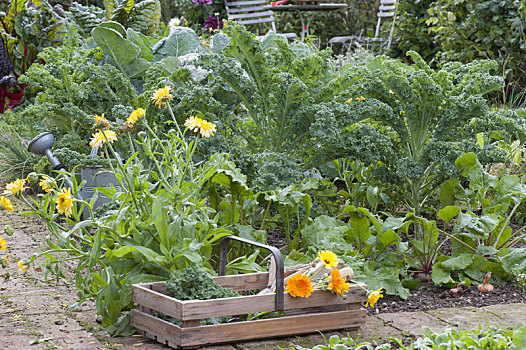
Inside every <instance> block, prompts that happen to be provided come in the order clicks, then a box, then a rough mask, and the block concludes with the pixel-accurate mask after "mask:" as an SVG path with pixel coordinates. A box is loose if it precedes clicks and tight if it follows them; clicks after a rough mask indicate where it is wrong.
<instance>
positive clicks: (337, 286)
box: [329, 269, 349, 295]
mask: <svg viewBox="0 0 526 350" xmlns="http://www.w3.org/2000/svg"><path fill="white" fill-rule="evenodd" d="M329 289H330V290H332V291H333V292H335V293H336V294H338V295H343V293H345V292H347V291H348V290H349V284H348V283H345V280H343V278H342V276H341V274H340V270H338V269H333V270H332V271H331V281H330V282H329Z"/></svg>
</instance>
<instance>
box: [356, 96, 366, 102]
mask: <svg viewBox="0 0 526 350" xmlns="http://www.w3.org/2000/svg"><path fill="white" fill-rule="evenodd" d="M356 99H357V100H358V101H363V100H365V97H363V96H360V97H356Z"/></svg>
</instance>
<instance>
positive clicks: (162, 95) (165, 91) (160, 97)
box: [152, 85, 173, 108]
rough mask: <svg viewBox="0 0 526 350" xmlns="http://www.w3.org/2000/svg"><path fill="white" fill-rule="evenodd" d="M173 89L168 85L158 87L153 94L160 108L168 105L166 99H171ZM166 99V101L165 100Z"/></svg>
mask: <svg viewBox="0 0 526 350" xmlns="http://www.w3.org/2000/svg"><path fill="white" fill-rule="evenodd" d="M171 91H172V88H171V87H169V86H168V85H167V86H165V87H163V88H160V89H157V90H156V91H155V92H154V93H153V95H152V101H153V102H154V103H155V105H156V106H157V107H159V108H161V107H162V106H165V105H166V103H167V102H166V101H171V100H172V98H173V96H172V95H170V92H171ZM165 100H166V101H165Z"/></svg>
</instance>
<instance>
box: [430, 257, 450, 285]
mask: <svg viewBox="0 0 526 350" xmlns="http://www.w3.org/2000/svg"><path fill="white" fill-rule="evenodd" d="M431 279H432V280H433V282H435V284H450V283H454V282H455V281H454V280H453V279H452V278H451V275H450V270H447V269H445V268H444V267H443V266H442V263H441V262H437V263H435V264H434V265H433V271H432V272H431Z"/></svg>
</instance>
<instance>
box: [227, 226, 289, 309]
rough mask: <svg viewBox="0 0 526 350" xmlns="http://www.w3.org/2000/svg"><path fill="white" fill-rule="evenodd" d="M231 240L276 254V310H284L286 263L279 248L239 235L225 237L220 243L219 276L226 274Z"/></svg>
mask: <svg viewBox="0 0 526 350" xmlns="http://www.w3.org/2000/svg"><path fill="white" fill-rule="evenodd" d="M230 240H234V241H238V242H241V243H246V244H248V245H253V246H256V247H259V248H263V249H266V250H268V251H270V252H271V253H272V255H273V256H274V261H275V262H276V306H275V309H276V311H280V310H283V308H284V305H285V298H284V295H283V284H284V282H283V276H284V263H283V255H281V252H280V251H279V249H278V248H276V247H272V246H269V245H266V244H263V243H259V242H254V241H251V240H249V239H245V238H241V237H237V236H227V237H225V238H223V240H222V241H221V244H220V245H219V276H224V275H226V258H227V249H228V242H229V241H230Z"/></svg>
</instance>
